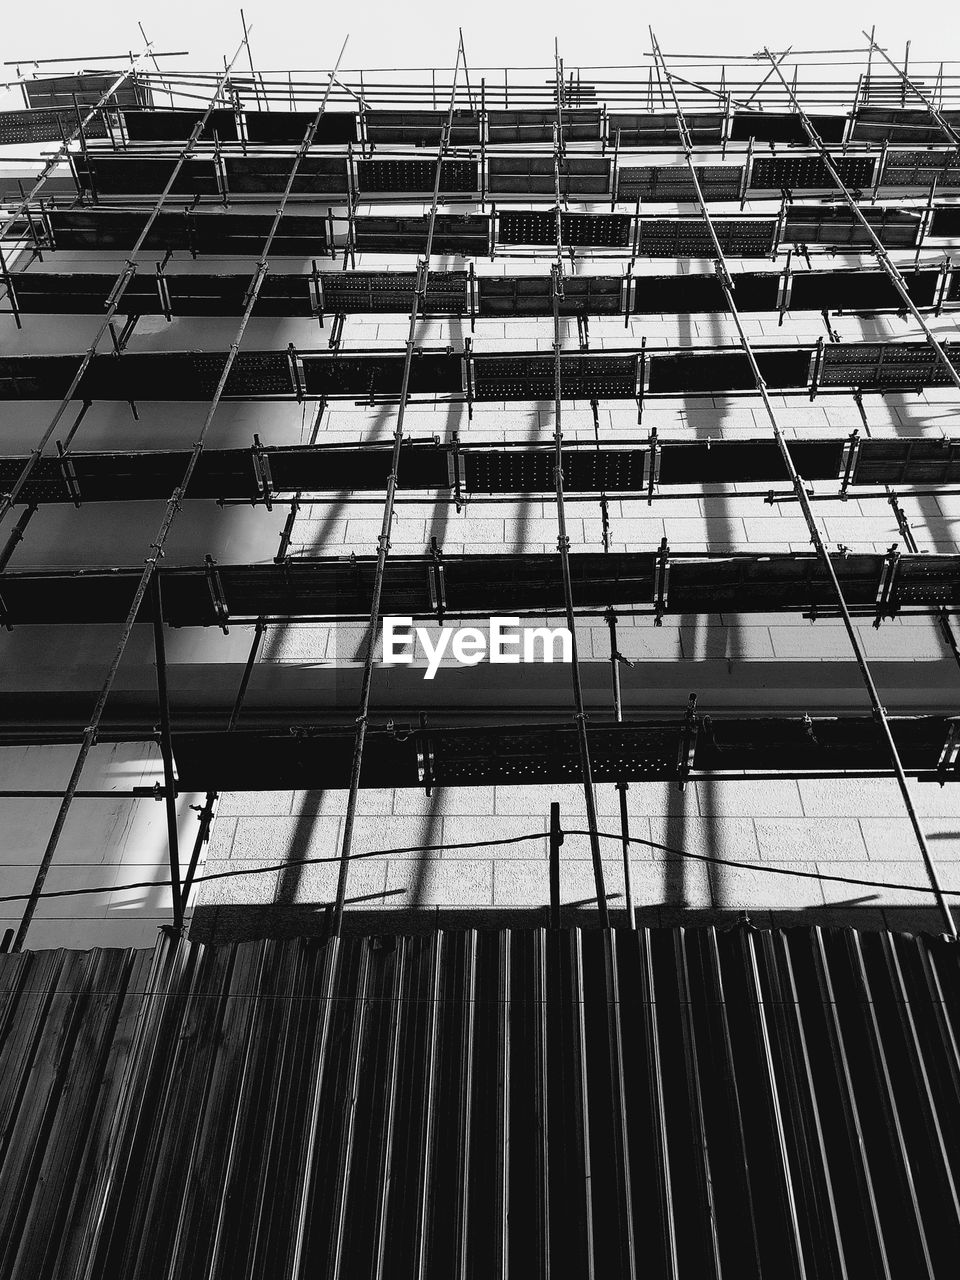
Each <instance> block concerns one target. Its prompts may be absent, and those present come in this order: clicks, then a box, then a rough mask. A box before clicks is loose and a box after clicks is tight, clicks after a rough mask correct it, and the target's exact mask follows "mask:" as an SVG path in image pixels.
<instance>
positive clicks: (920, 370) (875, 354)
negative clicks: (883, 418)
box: [820, 342, 960, 389]
mask: <svg viewBox="0 0 960 1280" xmlns="http://www.w3.org/2000/svg"><path fill="white" fill-rule="evenodd" d="M942 345H943V348H944V351H945V352H946V354H947V356H948V357H949V359H950V362H951V364H952V365H953V366H954V368H960V343H957V342H944V343H943V344H942ZM949 382H950V377H949V375H948V373H947V371H946V369H945V368H944V367H943V365H942V364H941V363H940V361H939V359H938V358H937V354H936V352H935V351H933V350H932V349H931V348H930V347H929V346H928V345H927V344H926V343H924V342H856V343H853V342H850V343H848V342H831V343H828V344H827V345H826V346H825V347H824V349H823V364H822V367H821V370H820V383H821V385H822V386H828V387H829V386H844V387H847V386H853V387H877V388H881V389H882V388H888V387H889V388H895V387H940V386H946V385H947V384H948V383H949Z"/></svg>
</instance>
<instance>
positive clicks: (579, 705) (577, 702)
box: [551, 50, 610, 929]
mask: <svg viewBox="0 0 960 1280" xmlns="http://www.w3.org/2000/svg"><path fill="white" fill-rule="evenodd" d="M555 63H556V107H557V119H556V123H555V124H554V131H553V135H554V138H553V140H554V146H553V182H554V195H555V200H556V213H555V217H556V262H555V263H554V265H553V269H552V272H551V274H552V289H551V293H552V305H553V446H554V455H553V478H554V485H555V496H556V504H557V550H558V551H559V553H560V573H561V576H562V579H563V600H564V610H565V614H566V622H567V630H568V631H569V633H570V671H571V677H572V681H573V700H574V707H575V719H576V723H577V742H578V746H579V752H580V772H581V775H582V778H583V795H584V800H585V802H586V808H587V829H588V831H589V833H590V837H589V838H590V857H591V860H592V862H593V878H594V885H595V887H596V891H597V910H598V912H599V916H600V924H601V927H602V928H604V929H607V928H609V926H610V913H609V910H608V908H607V892H606V887H605V885H604V876H603V857H602V854H601V850H600V836H599V826H598V822H597V799H596V793H595V791H594V786H593V769H592V767H591V764H590V741H589V738H588V735H587V714H586V711H585V710H584V704H583V684H582V682H581V679H580V651H579V648H578V646H577V625H576V616H575V614H574V605H573V581H572V578H571V574H570V538H569V536H568V534H567V519H566V510H565V506H564V497H563V416H562V398H563V386H562V377H561V363H560V352H561V349H562V346H563V341H562V334H561V329H560V299H561V298H562V297H563V231H562V218H563V214H562V211H561V193H560V163H561V157H562V154H563V106H562V103H563V92H562V81H561V78H560V58H559V53H558V52H557V51H556V50H555Z"/></svg>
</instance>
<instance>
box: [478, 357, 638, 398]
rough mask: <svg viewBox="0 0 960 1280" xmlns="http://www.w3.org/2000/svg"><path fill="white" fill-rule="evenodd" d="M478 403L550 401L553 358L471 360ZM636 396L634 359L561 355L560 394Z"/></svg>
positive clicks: (605, 396)
mask: <svg viewBox="0 0 960 1280" xmlns="http://www.w3.org/2000/svg"><path fill="white" fill-rule="evenodd" d="M473 371H474V386H475V394H476V397H477V399H478V400H552V399H553V396H554V362H553V356H533V355H519V354H518V355H504V356H499V355H498V356H486V355H478V356H475V357H474V359H473ZM636 393H637V356H636V355H628V356H608V355H603V356H592V355H563V356H561V357H560V394H561V395H562V397H563V398H564V399H565V400H571V399H587V400H589V399H614V400H623V399H630V398H632V397H633V396H635V395H636Z"/></svg>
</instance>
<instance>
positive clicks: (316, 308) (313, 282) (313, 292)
mask: <svg viewBox="0 0 960 1280" xmlns="http://www.w3.org/2000/svg"><path fill="white" fill-rule="evenodd" d="M311 268H312V269H311V271H310V275H309V277H308V283H309V288H310V308H311V310H312V312H313V314H314V315H315V316H316V317H317V319H318V320H319V321H320V323H321V325H322V324H323V311H324V305H323V279H322V277H321V275H320V271H319V270H318V268H317V260H316V258H314V259H313V260H312V262H311Z"/></svg>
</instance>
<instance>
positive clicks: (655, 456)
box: [642, 427, 663, 507]
mask: <svg viewBox="0 0 960 1280" xmlns="http://www.w3.org/2000/svg"><path fill="white" fill-rule="evenodd" d="M647 445H648V447H647V448H646V449H645V450H644V452H643V480H642V487H643V488H644V489H645V490H646V491H647V506H648V507H649V506H651V505H652V503H653V495H654V491H655V490H656V487H657V485H658V484H659V483H660V460H661V456H662V454H663V446H662V445H661V444H660V442H659V440H658V439H657V428H656V427H654V428H653V430H652V431H651V432H650V437H649V440H648V441H647Z"/></svg>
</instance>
